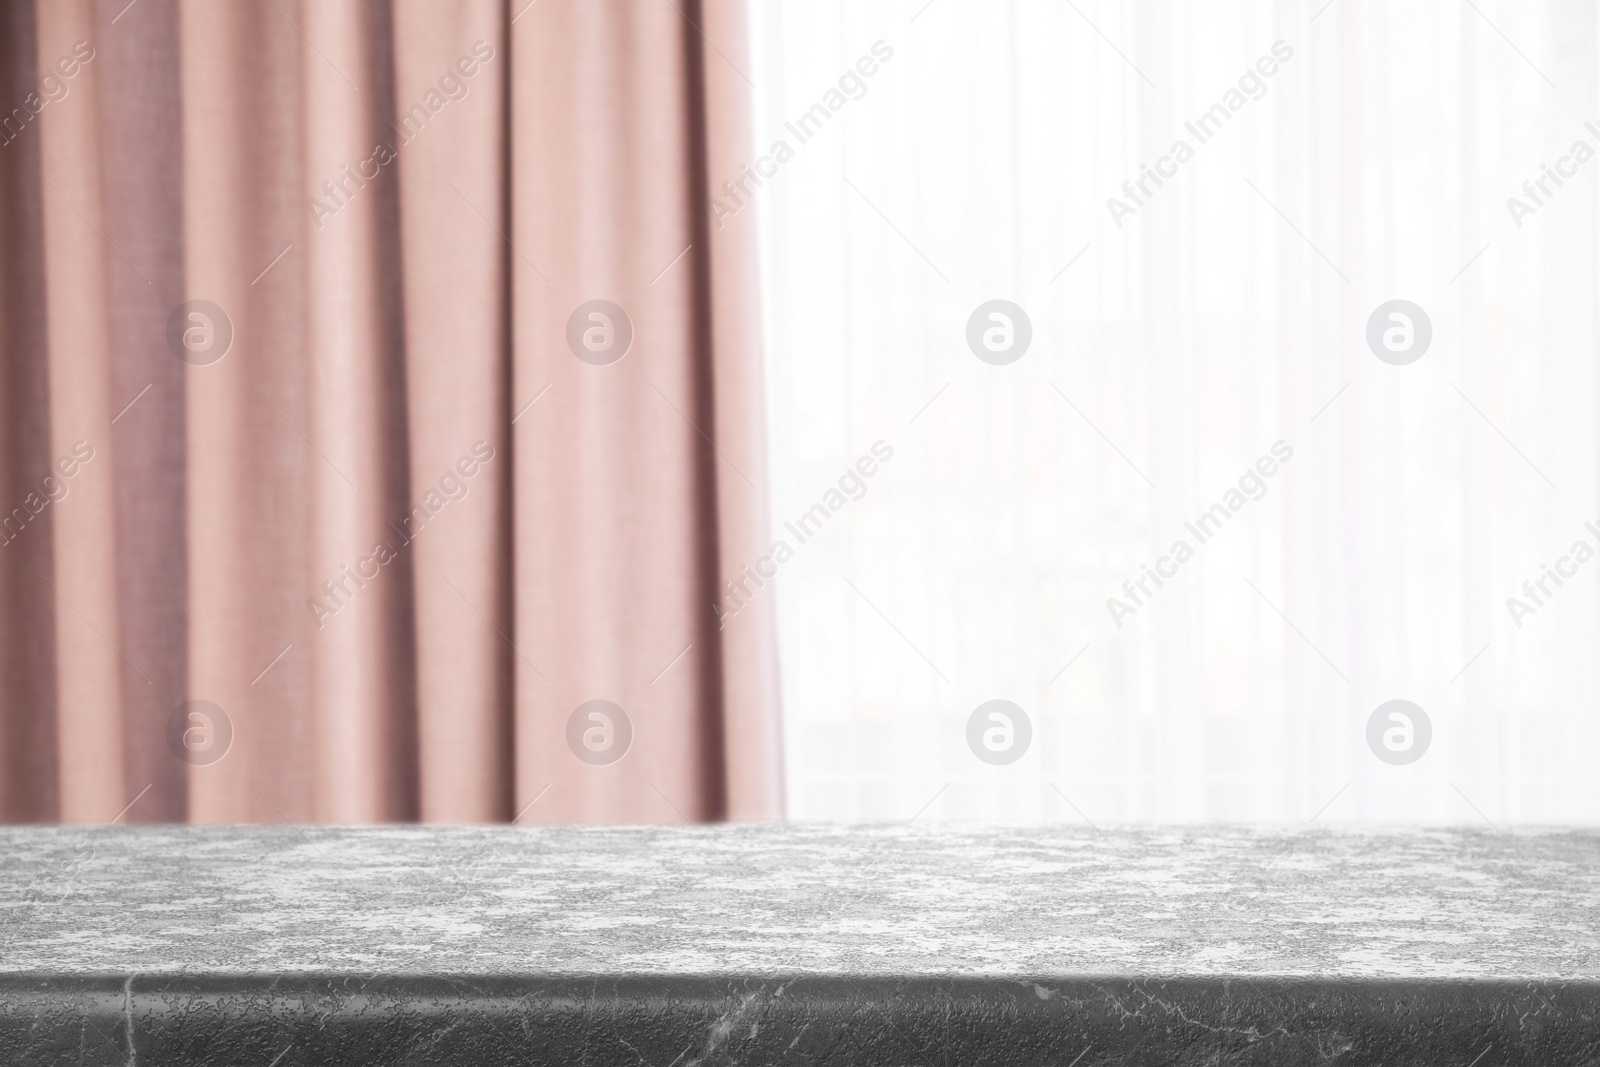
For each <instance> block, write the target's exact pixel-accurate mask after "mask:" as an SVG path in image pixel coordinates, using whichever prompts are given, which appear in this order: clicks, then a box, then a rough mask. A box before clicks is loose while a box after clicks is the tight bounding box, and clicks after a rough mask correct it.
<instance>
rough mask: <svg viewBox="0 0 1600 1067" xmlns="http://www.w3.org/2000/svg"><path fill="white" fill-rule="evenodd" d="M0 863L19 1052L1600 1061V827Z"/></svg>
mask: <svg viewBox="0 0 1600 1067" xmlns="http://www.w3.org/2000/svg"><path fill="white" fill-rule="evenodd" d="M0 855H3V856H4V862H3V865H0V1056H3V1057H5V1058H6V1061H7V1062H26V1063H67V1062H73V1063H98V1062H106V1063H119V1064H120V1063H126V1062H134V1061H135V1059H136V1058H137V1057H138V1056H143V1057H144V1058H145V1061H146V1062H171V1063H190V1062H193V1063H202V1062H241V1063H250V1062H259V1063H261V1064H262V1065H263V1067H266V1065H267V1064H268V1062H269V1061H270V1060H271V1059H272V1057H273V1056H274V1055H278V1054H279V1053H280V1052H281V1054H282V1059H281V1060H280V1061H279V1062H278V1064H277V1067H294V1065H295V1064H298V1063H365V1062H372V1063H391V1062H396V1063H398V1062H418V1063H422V1062H427V1063H500V1062H505V1063H546V1062H549V1063H556V1062H578V1061H580V1060H581V1061H583V1062H594V1063H611V1062H615V1063H627V1064H642V1065H644V1067H674V1065H677V1067H686V1065H687V1064H698V1063H709V1062H728V1063H733V1062H741V1063H742V1062H771V1063H776V1062H780V1061H782V1062H793V1063H801V1062H805V1063H813V1062H815V1063H821V1062H827V1063H839V1064H855V1063H869V1062H870V1063H911V1064H916V1063H921V1064H924V1065H925V1067H947V1065H948V1064H953V1063H956V1062H968V1061H969V1060H970V1061H974V1062H976V1061H978V1060H983V1061H985V1062H991V1063H993V1062H999V1063H1019V1064H1020V1063H1035V1062H1039V1063H1043V1062H1060V1063H1061V1064H1062V1065H1063V1067H1067V1064H1068V1061H1069V1060H1072V1058H1073V1057H1074V1056H1077V1055H1079V1054H1080V1053H1081V1055H1082V1057H1083V1058H1082V1060H1081V1067H1090V1065H1092V1064H1096V1063H1130V1064H1131V1063H1190V1062H1193V1063H1210V1062H1216V1061H1217V1060H1218V1059H1219V1058H1221V1059H1224V1060H1227V1061H1228V1062H1260V1063H1299V1062H1305V1063H1361V1062H1372V1063H1378V1062H1387V1063H1398V1062H1418V1063H1423V1062H1429V1063H1431V1062H1441V1063H1443V1062H1456V1059H1453V1058H1452V1057H1456V1058H1459V1057H1461V1056H1465V1058H1464V1059H1460V1060H1459V1062H1460V1067H1469V1063H1468V1061H1470V1060H1472V1059H1473V1057H1475V1056H1479V1055H1480V1054H1481V1055H1482V1056H1483V1059H1482V1060H1481V1062H1479V1063H1478V1065H1477V1067H1492V1065H1493V1064H1495V1063H1567V1062H1571V1063H1580V1062H1581V1063H1588V1062H1600V833H1597V832H1592V831H1538V832H1533V831H1521V830H1519V831H1518V832H1516V833H1515V834H1514V835H1512V836H1510V837H1506V836H1502V835H1501V834H1500V833H1498V832H1496V831H1493V830H1483V831H1476V830H1453V829H1434V830H1415V829H1413V830H1392V831H1390V830H1386V831H1361V832H1349V831H1345V832H1340V831H1327V830H1324V831H1315V832H1288V831H1284V832H1274V831H1266V830H1251V829H1226V828H1167V829H1138V830H1107V831H1106V832H1105V833H1101V832H1099V831H1096V830H1094V829H1089V828H1082V829H1079V828H1067V827H1059V826H1041V827H1026V826H988V825H976V826H974V825H961V826H957V827H951V826H948V825H945V826H930V827H905V826H868V827H860V826H858V827H839V826H805V825H801V826H776V825H747V826H724V827H706V828H659V827H627V828H623V827H607V828H539V829H535V828H415V827H407V828H363V829H343V828H305V829H303V830H300V829H294V828H289V827H284V828H261V827H251V828H240V827H216V828H199V827H150V828H111V827H99V828H81V827H55V828H48V829H44V828H7V829H3V830H0ZM1441 1057H1442V1058H1441Z"/></svg>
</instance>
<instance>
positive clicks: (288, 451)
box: [0, 0, 783, 823]
mask: <svg viewBox="0 0 1600 1067" xmlns="http://www.w3.org/2000/svg"><path fill="white" fill-rule="evenodd" d="M743 19H744V12H743V7H742V3H741V2H739V0H703V2H701V3H698V4H697V3H693V2H685V0H679V2H677V3H676V5H675V4H674V3H669V2H662V3H634V2H632V0H604V2H597V0H534V2H533V3H528V2H527V0H508V2H500V0H451V2H448V3H439V2H435V0H394V2H393V3H392V4H387V3H385V4H380V3H368V4H357V3H343V2H326V0H317V2H312V0H301V2H300V3H294V2H291V0H276V2H269V0H237V2H229V3H226V4H219V3H212V2H209V0H194V2H188V3H182V2H177V3H175V2H171V0H136V2H135V3H134V4H133V5H128V4H127V3H126V0H108V2H106V3H98V2H87V0H51V2H50V3H48V4H46V3H35V4H15V5H7V7H6V8H5V10H4V11H3V12H0V21H3V23H4V25H3V27H0V28H3V30H4V37H3V42H4V43H3V46H0V63H3V64H4V69H3V70H0V88H3V91H4V92H5V93H6V96H5V98H4V99H5V102H6V103H5V106H7V107H9V106H10V105H11V104H12V103H13V102H14V103H15V104H16V105H17V106H18V108H19V109H20V110H19V111H18V112H14V113H13V117H12V118H11V119H9V120H7V121H6V122H4V123H3V124H0V125H3V132H0V141H3V144H0V192H3V193H4V194H5V195H4V197H3V198H0V227H3V240H4V255H3V257H0V272H3V277H0V282H3V284H0V293H3V294H4V295H3V296H0V315H3V320H0V344H3V345H4V346H5V352H4V362H3V367H0V490H3V492H4V497H3V498H0V508H3V509H4V512H5V515H4V516H0V517H3V518H7V519H9V520H10V521H8V522H7V523H6V524H5V525H4V530H3V532H0V599H3V605H4V606H3V610H0V775H3V782H0V816H3V817H4V818H6V819H9V820H13V821H15V820H51V819H61V820H70V821H105V820H110V819H112V818H114V817H117V816H118V815H119V814H121V818H122V819H123V820H125V821H149V820H186V819H187V820H193V821H269V822H283V821H289V822H293V823H300V822H368V821H384V820H404V819H423V820H442V821H496V820H507V819H511V818H514V817H518V816H519V815H520V821H523V822H530V821H661V822H676V821H682V820H686V819H687V820H707V819H718V818H765V817H772V816H776V815H779V814H781V804H782V795H783V791H782V782H781V757H780V752H779V738H780V731H779V722H778V709H777V696H776V693H777V684H776V658H775V644H774V634H773V623H772V616H771V607H770V598H767V602H766V603H762V602H761V600H760V599H759V598H758V599H757V601H756V602H755V603H754V604H753V605H752V607H754V608H755V610H753V611H742V612H740V613H739V614H738V616H737V617H736V618H735V617H730V618H728V619H727V620H726V626H725V628H724V627H722V626H721V621H722V620H719V618H718V615H717V612H716V610H715V609H714V607H713V605H714V604H715V603H716V602H717V601H718V599H719V598H720V596H721V593H720V592H719V590H720V589H721V588H722V587H723V584H724V583H725V582H728V581H730V580H737V579H738V577H739V575H740V570H741V566H742V564H743V563H744V561H747V560H750V559H754V558H757V557H759V556H760V555H761V554H762V552H764V551H765V550H766V544H767V531H766V518H765V489H766V480H765V459H764V444H763V438H762V410H763V386H762V381H761V374H760V349H759V343H758V342H759V338H758V334H757V330H758V328H759V305H758V289H757V284H756V278H755V275H754V267H755V256H754V241H755V232H754V219H753V218H750V217H738V218H735V219H733V220H729V221H726V222H725V223H724V224H723V225H721V226H720V227H719V226H717V225H715V224H714V223H713V221H712V219H711V218H710V216H709V214H708V208H707V202H708V193H707V189H708V178H707V175H708V174H723V173H736V172H737V171H738V166H739V163H740V161H742V160H745V159H748V158H749V153H748V146H747V143H746V142H747V139H748V134H747V130H748V128H749V114H748V108H749V100H748V96H747V94H748V93H749V91H750V86H749V85H748V84H747V83H746V81H745V77H744V75H743V74H742V73H741V68H742V67H743V66H745V65H746V64H745V63H744V62H743V52H744V47H745V26H744V22H743ZM69 69H70V71H71V73H70V74H68V73H67V71H68V70H69ZM30 94H31V95H30ZM595 300H605V301H610V302H612V303H613V304H614V305H617V306H619V307H620V308H621V309H622V310H623V313H624V314H625V316H626V318H625V320H624V319H618V318H616V317H615V316H612V317H611V318H608V319H603V320H598V319H597V320H591V319H589V318H588V317H587V316H586V315H584V314H581V312H582V309H581V308H580V305H587V304H588V303H589V302H591V301H595ZM193 302H203V303H198V304H197V303H193ZM575 312H578V314H577V315H576V317H577V319H578V320H579V323H580V326H583V327H586V326H588V325H590V324H592V323H593V322H602V321H603V322H608V323H610V326H609V328H610V329H611V330H613V331H616V334H615V336H613V335H612V334H606V335H605V336H606V337H607V338H610V339H611V341H612V342H613V344H615V345H616V347H615V348H614V349H613V353H614V352H615V351H620V350H621V345H620V338H621V337H623V336H625V335H626V334H627V333H628V332H629V329H630V327H631V344H628V345H627V347H626V351H625V354H623V355H622V356H621V358H620V359H616V360H614V361H609V362H608V361H607V360H608V359H609V357H606V358H593V357H592V356H591V354H590V352H589V350H588V349H586V348H585V346H584V345H583V344H574V343H573V342H572V341H570V340H569V335H571V334H572V331H570V330H569V318H573V317H574V316H575ZM613 319H614V320H615V321H613ZM575 336H578V337H579V338H580V339H581V338H582V337H583V336H584V335H583V334H582V331H581V329H580V330H579V332H578V333H577V334H576V335H575ZM219 353H221V354H220V358H218V355H219ZM580 357H582V358H580ZM69 468H70V470H71V473H70V474H68V473H67V471H68V469H69ZM47 476H48V478H47ZM17 509H20V511H19V510H17ZM592 700H605V701H610V702H613V703H614V704H615V705H616V706H618V707H619V708H620V709H621V710H622V715H624V716H625V717H626V718H625V721H621V722H619V721H614V720H616V719H617V718H618V717H617V716H616V715H615V714H612V713H610V712H608V713H607V717H606V718H605V719H604V720H603V724H604V726H605V728H606V731H607V732H606V733H605V734H604V737H603V738H602V740H604V741H606V742H607V743H608V744H610V745H611V747H610V748H609V749H607V750H606V751H605V752H603V753H601V757H599V758H597V757H596V755H595V752H594V751H592V750H587V749H586V748H585V744H586V742H585V740H584V738H585V733H584V731H585V730H587V729H590V728H591V727H593V725H594V724H595V723H599V722H602V720H595V719H591V718H589V717H588V716H587V715H586V714H578V712H580V711H581V710H582V709H580V705H584V704H585V703H586V702H588V701H592ZM188 701H206V702H209V704H208V705H204V706H203V707H205V708H207V709H212V706H214V709H212V710H207V711H206V712H205V713H204V717H203V718H200V719H195V718H192V717H191V716H190V714H189V712H188V711H187V710H185V708H184V705H185V703H186V702H188ZM217 709H220V710H217ZM575 714H576V715H577V719H576V722H577V726H576V728H575V729H576V732H574V728H573V727H572V722H573V721H574V716H575ZM175 724H176V725H175ZM191 727H193V729H191ZM195 731H198V732H195ZM230 735H231V736H230ZM595 736H600V735H595ZM191 738H197V739H198V740H199V741H200V742H201V743H202V745H201V748H202V750H203V752H204V753H205V754H206V755H205V758H197V756H196V754H195V751H194V750H193V749H192V748H191V747H190V739H191ZM207 746H209V747H207ZM219 751H225V753H226V754H225V755H222V757H221V758H220V759H215V760H214V761H213V760H212V759H211V756H213V755H215V753H216V752H219ZM619 752H620V753H622V755H621V756H620V758H617V754H618V753H619ZM135 798H137V800H136V801H135ZM130 801H134V803H132V806H131V807H128V808H127V811H126V812H125V813H123V809H124V808H125V807H126V806H127V805H129V803H130ZM530 805H531V806H530Z"/></svg>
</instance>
